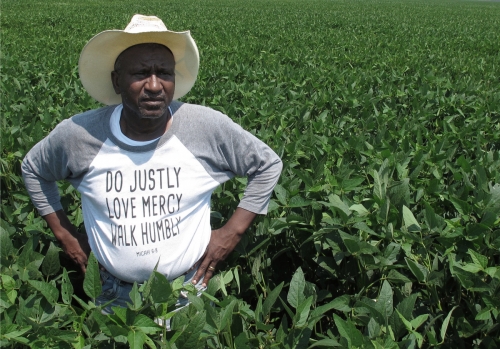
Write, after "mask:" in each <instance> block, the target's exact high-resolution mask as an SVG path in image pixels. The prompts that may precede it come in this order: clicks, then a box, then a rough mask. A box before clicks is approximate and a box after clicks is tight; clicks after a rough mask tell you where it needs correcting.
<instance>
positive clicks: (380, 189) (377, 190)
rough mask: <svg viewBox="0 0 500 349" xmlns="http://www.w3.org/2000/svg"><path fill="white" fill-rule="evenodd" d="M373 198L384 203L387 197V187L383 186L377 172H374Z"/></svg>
mask: <svg viewBox="0 0 500 349" xmlns="http://www.w3.org/2000/svg"><path fill="white" fill-rule="evenodd" d="M373 196H375V198H377V199H378V201H379V202H382V201H383V200H384V199H385V196H386V186H385V185H384V184H382V181H381V180H380V177H379V175H378V172H377V171H375V170H374V171H373Z"/></svg>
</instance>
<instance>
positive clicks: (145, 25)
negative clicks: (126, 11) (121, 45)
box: [124, 15, 167, 34]
mask: <svg viewBox="0 0 500 349" xmlns="http://www.w3.org/2000/svg"><path fill="white" fill-rule="evenodd" d="M164 31H167V27H166V26H165V24H164V23H163V21H162V20H161V19H159V18H158V17H156V16H143V15H134V17H132V20H131V21H130V23H129V24H128V25H127V27H126V28H125V30H124V32H126V33H132V34H134V33H145V32H164Z"/></svg>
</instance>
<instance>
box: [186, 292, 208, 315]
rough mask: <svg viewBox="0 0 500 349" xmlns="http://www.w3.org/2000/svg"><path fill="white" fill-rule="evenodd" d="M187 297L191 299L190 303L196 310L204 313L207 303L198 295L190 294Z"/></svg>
mask: <svg viewBox="0 0 500 349" xmlns="http://www.w3.org/2000/svg"><path fill="white" fill-rule="evenodd" d="M187 297H188V299H189V302H190V303H191V304H192V305H193V306H194V307H195V308H196V310H198V311H202V310H203V308H205V303H204V302H203V300H202V299H201V298H200V297H198V296H197V295H194V294H191V293H188V295H187Z"/></svg>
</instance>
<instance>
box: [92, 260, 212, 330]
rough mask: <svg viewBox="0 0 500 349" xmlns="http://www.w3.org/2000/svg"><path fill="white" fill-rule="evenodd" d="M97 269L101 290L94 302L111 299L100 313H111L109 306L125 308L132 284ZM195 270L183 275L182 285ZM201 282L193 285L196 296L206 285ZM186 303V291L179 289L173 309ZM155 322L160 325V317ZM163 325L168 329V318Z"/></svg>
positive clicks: (98, 303) (106, 301) (128, 300)
mask: <svg viewBox="0 0 500 349" xmlns="http://www.w3.org/2000/svg"><path fill="white" fill-rule="evenodd" d="M99 271H100V273H101V282H102V292H101V294H100V295H99V297H97V298H96V300H95V304H96V305H103V304H106V303H108V302H110V301H111V303H109V304H108V305H106V306H105V307H104V308H102V313H103V314H106V315H109V314H113V310H112V309H111V307H116V306H119V307H122V308H127V302H129V303H132V300H131V299H130V296H129V293H130V291H132V286H133V284H131V283H129V282H125V281H122V280H120V279H118V278H116V277H114V276H113V275H111V274H110V273H108V272H107V271H106V270H102V269H101V270H99ZM196 271H197V269H196V268H194V269H193V270H190V271H189V272H188V273H187V274H186V275H185V278H184V285H187V284H190V283H191V281H192V280H193V277H194V275H195V274H196ZM202 282H203V278H202V279H201V280H200V281H198V283H197V284H196V285H195V288H196V290H197V291H198V293H197V295H198V297H200V296H201V292H202V291H205V290H206V287H203V286H202V285H201V284H202ZM188 305H189V300H188V298H187V293H186V292H185V291H181V294H180V295H179V298H178V299H177V302H176V303H175V310H174V311H179V310H181V309H182V308H184V307H186V306H188ZM155 322H156V323H158V324H160V325H162V324H163V320H161V319H155ZM165 326H166V327H167V330H170V319H168V320H167V321H166V323H165Z"/></svg>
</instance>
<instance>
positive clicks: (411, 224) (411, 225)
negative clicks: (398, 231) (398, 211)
mask: <svg viewBox="0 0 500 349" xmlns="http://www.w3.org/2000/svg"><path fill="white" fill-rule="evenodd" d="M403 220H404V223H405V227H406V229H408V231H409V232H410V233H415V232H420V231H421V228H420V225H419V224H418V222H417V220H416V219H415V217H414V216H413V213H411V211H410V209H409V208H408V207H406V206H404V205H403Z"/></svg>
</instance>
